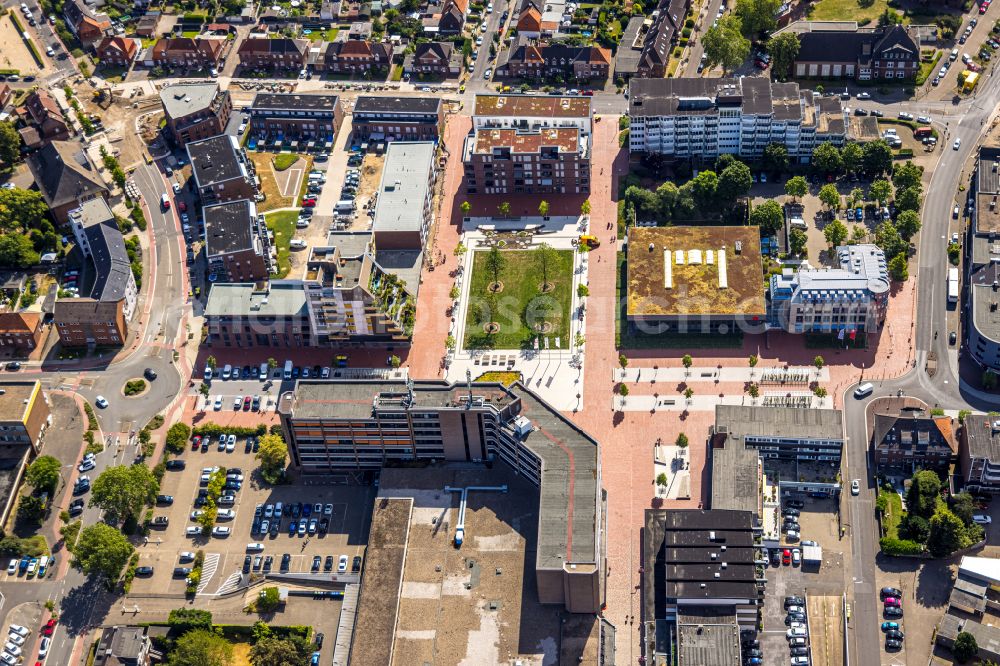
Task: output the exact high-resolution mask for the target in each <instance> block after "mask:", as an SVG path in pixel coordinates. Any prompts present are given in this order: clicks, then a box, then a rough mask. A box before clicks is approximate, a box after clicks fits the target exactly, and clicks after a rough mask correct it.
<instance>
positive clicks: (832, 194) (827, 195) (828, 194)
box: [819, 183, 840, 210]
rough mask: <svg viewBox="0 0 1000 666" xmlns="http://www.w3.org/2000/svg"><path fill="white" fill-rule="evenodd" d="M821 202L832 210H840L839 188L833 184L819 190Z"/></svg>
mask: <svg viewBox="0 0 1000 666" xmlns="http://www.w3.org/2000/svg"><path fill="white" fill-rule="evenodd" d="M819 200H820V201H821V202H822V203H823V205H824V206H826V207H827V208H829V209H830V210H837V209H838V208H840V192H838V191H837V186H836V185H834V184H833V183H827V184H826V185H824V186H823V187H821V188H819Z"/></svg>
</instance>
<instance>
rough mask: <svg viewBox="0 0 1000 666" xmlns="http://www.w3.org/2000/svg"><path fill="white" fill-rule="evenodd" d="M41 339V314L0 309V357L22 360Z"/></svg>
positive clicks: (36, 346) (33, 349)
mask: <svg viewBox="0 0 1000 666" xmlns="http://www.w3.org/2000/svg"><path fill="white" fill-rule="evenodd" d="M41 339H42V314H41V313H40V312H25V311H19V310H17V309H14V308H0V357H5V358H23V357H25V356H28V355H30V354H31V352H33V351H35V349H37V348H38V343H39V342H41Z"/></svg>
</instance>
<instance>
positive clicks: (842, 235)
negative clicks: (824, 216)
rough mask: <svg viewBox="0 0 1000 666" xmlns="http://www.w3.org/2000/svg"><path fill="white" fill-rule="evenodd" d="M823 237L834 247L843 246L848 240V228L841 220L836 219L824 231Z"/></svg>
mask: <svg viewBox="0 0 1000 666" xmlns="http://www.w3.org/2000/svg"><path fill="white" fill-rule="evenodd" d="M823 236H824V237H825V238H826V242H827V243H829V244H830V245H831V246H832V247H837V246H839V245H843V243H844V241H845V240H847V227H846V226H844V223H843V222H841V221H840V220H839V219H835V220H834V221H833V222H831V223H830V224H828V225H826V227H825V228H824V229H823Z"/></svg>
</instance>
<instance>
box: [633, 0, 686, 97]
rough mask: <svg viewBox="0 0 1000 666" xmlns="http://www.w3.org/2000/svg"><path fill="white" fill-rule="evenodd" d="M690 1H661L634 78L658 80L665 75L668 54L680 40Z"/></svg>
mask: <svg viewBox="0 0 1000 666" xmlns="http://www.w3.org/2000/svg"><path fill="white" fill-rule="evenodd" d="M690 9H691V0H661V1H660V3H659V5H658V6H657V8H656V11H655V12H654V18H653V25H651V26H650V27H649V30H648V31H647V32H646V37H645V39H644V40H643V43H642V53H641V54H640V56H639V62H638V67H637V70H636V76H640V77H645V78H653V79H659V78H663V77H664V76H666V75H667V64H668V61H669V59H670V52H671V51H672V50H673V47H674V46H675V45H676V44H677V41H678V40H679V39H680V35H681V31H682V30H683V29H684V20H685V18H686V17H687V13H688V10H690Z"/></svg>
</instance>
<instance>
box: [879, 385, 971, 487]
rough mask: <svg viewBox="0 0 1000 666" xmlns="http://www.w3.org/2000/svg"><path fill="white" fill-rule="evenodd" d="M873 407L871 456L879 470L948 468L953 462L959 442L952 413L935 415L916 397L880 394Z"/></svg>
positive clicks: (902, 470)
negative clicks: (890, 396)
mask: <svg viewBox="0 0 1000 666" xmlns="http://www.w3.org/2000/svg"><path fill="white" fill-rule="evenodd" d="M870 409H871V410H872V415H873V424H872V438H871V451H872V460H873V462H874V463H875V467H876V469H877V470H878V471H879V472H880V473H882V474H901V473H902V474H905V475H911V474H913V473H914V472H915V471H917V470H918V469H937V470H947V469H948V467H949V465H951V463H952V462H954V460H955V458H956V455H957V453H958V443H957V439H956V437H955V429H954V425H955V422H954V421H952V419H951V417H950V416H944V415H943V414H942V415H938V416H935V415H934V414H933V413H932V412H931V409H930V408H929V407H928V406H927V404H926V403H924V402H923V401H922V400H918V399H917V398H879V399H877V400H875V401H874V402H873V403H872V405H871V407H870Z"/></svg>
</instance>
